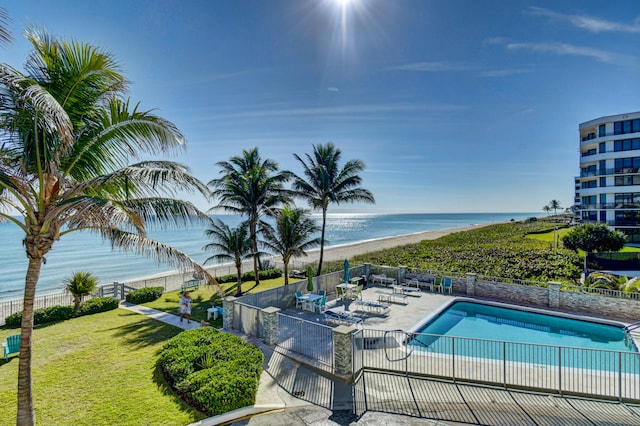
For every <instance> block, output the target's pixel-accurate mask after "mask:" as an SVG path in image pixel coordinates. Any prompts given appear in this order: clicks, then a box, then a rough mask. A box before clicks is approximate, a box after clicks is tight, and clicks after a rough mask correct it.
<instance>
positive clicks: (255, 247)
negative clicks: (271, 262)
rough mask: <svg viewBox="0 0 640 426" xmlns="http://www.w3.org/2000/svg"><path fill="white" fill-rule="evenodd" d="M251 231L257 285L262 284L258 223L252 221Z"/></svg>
mask: <svg viewBox="0 0 640 426" xmlns="http://www.w3.org/2000/svg"><path fill="white" fill-rule="evenodd" d="M249 231H250V232H251V249H252V250H253V274H254V275H255V276H254V278H255V280H256V286H258V285H260V275H259V274H258V269H259V268H258V257H259V255H258V234H257V232H256V231H257V230H256V224H255V223H253V222H251V225H250V229H249Z"/></svg>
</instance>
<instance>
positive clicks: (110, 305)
mask: <svg viewBox="0 0 640 426" xmlns="http://www.w3.org/2000/svg"><path fill="white" fill-rule="evenodd" d="M118 306H120V301H119V300H118V299H116V298H114V297H98V298H96V299H89V300H87V301H85V302H84V303H83V304H82V307H81V308H80V312H78V316H82V315H91V314H97V313H100V312H106V311H112V310H114V309H118Z"/></svg>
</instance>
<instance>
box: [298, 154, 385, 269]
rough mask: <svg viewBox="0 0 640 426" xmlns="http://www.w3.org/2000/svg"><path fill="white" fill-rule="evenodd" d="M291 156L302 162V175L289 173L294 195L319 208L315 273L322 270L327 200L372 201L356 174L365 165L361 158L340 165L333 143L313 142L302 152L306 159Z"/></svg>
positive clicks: (341, 201) (373, 200) (337, 202)
mask: <svg viewBox="0 0 640 426" xmlns="http://www.w3.org/2000/svg"><path fill="white" fill-rule="evenodd" d="M293 156H294V157H295V158H296V159H297V160H298V161H299V162H300V163H301V164H302V167H303V171H304V177H300V176H298V175H295V174H294V175H293V188H294V191H295V194H296V195H297V196H298V197H301V198H303V199H305V200H307V202H308V203H309V206H311V207H312V208H313V209H320V210H322V231H321V235H320V261H319V262H318V271H317V275H320V274H321V272H322V260H323V257H324V243H325V229H326V225H327V209H328V208H329V204H330V203H335V204H342V203H355V202H365V203H371V204H373V203H375V199H374V197H373V194H372V193H371V192H370V191H369V190H367V189H364V188H362V187H361V186H360V184H361V183H362V178H361V177H360V175H359V173H360V172H362V171H363V170H364V168H365V165H364V163H363V162H362V161H361V160H349V161H347V162H346V163H345V165H344V166H343V167H342V168H340V166H339V162H340V157H341V156H342V153H341V151H340V150H339V149H338V148H336V147H335V146H334V145H333V143H331V142H329V143H327V144H325V145H322V144H320V145H314V146H313V154H311V155H310V154H306V161H305V160H304V159H302V158H301V157H300V156H299V155H298V154H293Z"/></svg>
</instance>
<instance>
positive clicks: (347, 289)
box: [336, 283, 358, 299]
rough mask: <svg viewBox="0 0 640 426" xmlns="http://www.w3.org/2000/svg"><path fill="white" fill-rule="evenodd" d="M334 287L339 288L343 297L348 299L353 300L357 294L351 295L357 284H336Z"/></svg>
mask: <svg viewBox="0 0 640 426" xmlns="http://www.w3.org/2000/svg"><path fill="white" fill-rule="evenodd" d="M336 287H340V288H341V289H343V290H344V296H345V297H347V298H348V299H354V298H356V297H357V294H354V293H353V290H354V289H357V288H358V285H357V284H349V283H342V284H338V285H337V286H336Z"/></svg>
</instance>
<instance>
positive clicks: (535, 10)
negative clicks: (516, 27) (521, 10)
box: [527, 6, 640, 34]
mask: <svg viewBox="0 0 640 426" xmlns="http://www.w3.org/2000/svg"><path fill="white" fill-rule="evenodd" d="M527 12H528V13H529V14H531V15H534V16H542V17H546V18H550V19H554V20H559V21H566V22H569V23H570V24H571V25H573V26H574V27H576V28H580V29H582V30H586V31H590V32H594V33H600V32H622V33H632V34H640V20H638V19H636V20H635V22H633V23H632V24H625V23H620V22H614V21H607V20H606V19H601V18H598V17H594V16H586V15H568V14H564V13H560V12H555V11H553V10H549V9H544V8H542V7H535V6H532V7H530V8H529V9H527Z"/></svg>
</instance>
